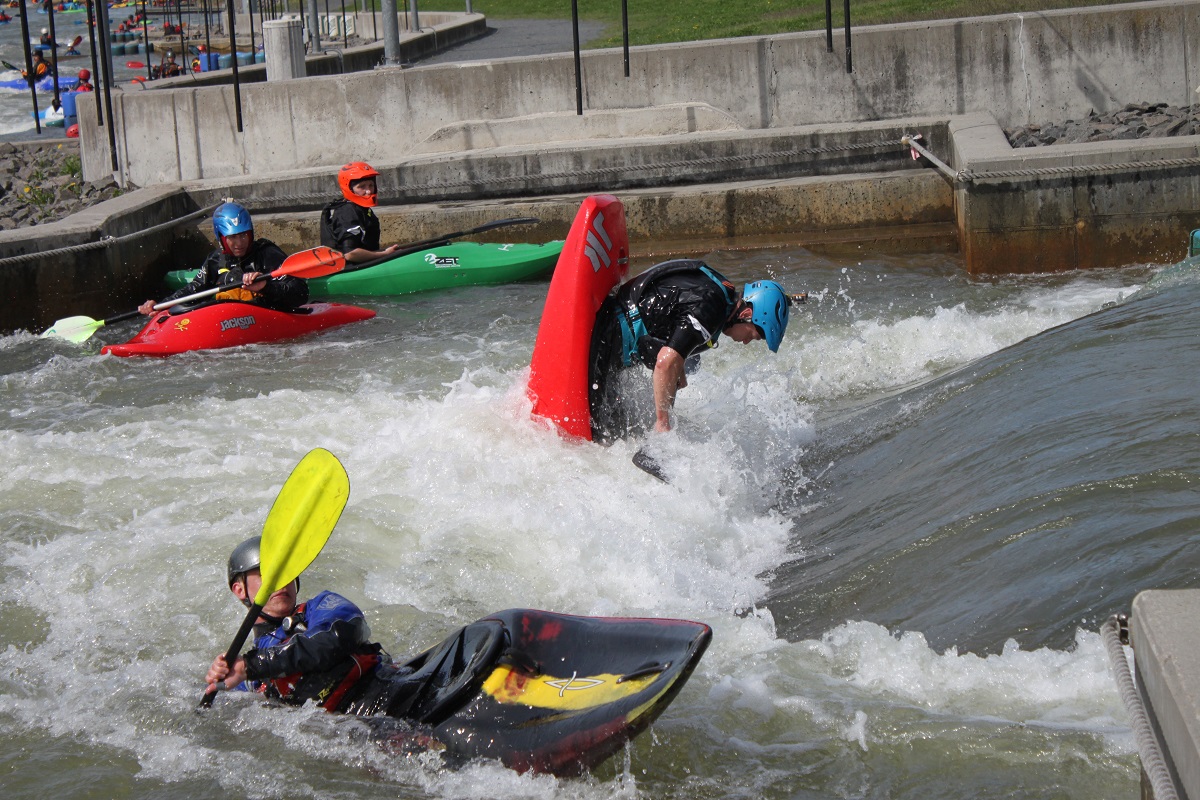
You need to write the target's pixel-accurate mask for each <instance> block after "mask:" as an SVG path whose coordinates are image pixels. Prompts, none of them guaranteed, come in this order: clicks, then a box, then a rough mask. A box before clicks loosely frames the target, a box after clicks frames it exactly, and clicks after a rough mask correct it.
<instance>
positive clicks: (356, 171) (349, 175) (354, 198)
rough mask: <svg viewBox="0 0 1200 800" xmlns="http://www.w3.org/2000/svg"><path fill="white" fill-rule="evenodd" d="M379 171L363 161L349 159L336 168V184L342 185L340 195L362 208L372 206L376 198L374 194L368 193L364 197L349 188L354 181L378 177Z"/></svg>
mask: <svg viewBox="0 0 1200 800" xmlns="http://www.w3.org/2000/svg"><path fill="white" fill-rule="evenodd" d="M378 177H379V173H378V172H376V171H375V168H374V167H372V166H371V165H370V164H368V163H367V162H365V161H351V162H350V163H349V164H346V165H345V166H343V167H342V168H341V169H340V170H338V186H340V187H342V196H343V197H345V198H346V199H347V200H349V201H350V202H351V203H354V204H355V205H356V206H362V207H363V208H372V207H374V206H375V204H376V202H377V200H376V197H377V195H376V194H370V195H367V196H366V197H363V196H362V195H357V194H355V193H354V191H353V189H352V188H351V187H352V186H353V184H354V182H355V181H361V180H363V179H364V178H378Z"/></svg>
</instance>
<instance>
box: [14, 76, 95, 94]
mask: <svg viewBox="0 0 1200 800" xmlns="http://www.w3.org/2000/svg"><path fill="white" fill-rule="evenodd" d="M78 84H79V78H64V77H59V79H58V89H59V91H60V92H69V91H72V90H74V88H75V87H76V86H77V85H78ZM0 87H3V88H5V89H21V90H23V91H28V90H29V81H27V80H25V79H24V78H15V79H13V80H8V81H0ZM37 90H38V91H39V92H53V91H54V76H53V75H47V76H46V77H44V78H38V81H37Z"/></svg>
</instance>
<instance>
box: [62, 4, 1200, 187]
mask: <svg viewBox="0 0 1200 800" xmlns="http://www.w3.org/2000/svg"><path fill="white" fill-rule="evenodd" d="M1198 16H1200V3H1197V2H1195V0H1174V1H1171V2H1155V3H1138V4H1129V5H1121V6H1107V7H1102V8H1089V9H1082V10H1068V11H1059V12H1045V13H1033V14H1009V15H1002V16H996V17H980V18H973V19H966V20H950V21H945V22H930V23H913V24H907V25H890V26H875V27H864V28H856V29H855V30H854V32H853V43H854V72H853V73H852V74H847V73H846V72H845V69H844V63H843V58H844V52H843V50H842V48H841V47H840V46H838V47H835V51H834V52H833V53H827V52H826V50H825V37H824V33H823V32H815V33H801V34H786V35H778V36H765V37H749V38H741V39H729V40H720V41H706V42H698V43H694V44H677V45H665V46H648V47H635V48H633V50H632V52H631V74H632V77H630V78H628V79H626V78H624V77H623V67H622V54H621V52H620V50H619V49H612V50H602V51H591V52H587V53H585V54H584V56H583V80H584V106H585V108H586V109H588V110H598V109H617V108H645V107H650V106H658V105H667V104H675V103H704V104H707V105H711V106H713V107H714V108H716V109H717V110H718V111H721V112H724V113H726V114H728V115H729V116H730V117H731V118H732V119H734V120H736V122H737V124H739V125H741V126H742V127H744V128H746V129H761V128H784V127H791V126H799V125H812V124H818V123H831V122H856V121H866V120H881V119H887V118H889V117H897V116H918V115H953V114H964V113H970V112H977V111H978V112H988V113H991V114H992V115H993V116H994V117H995V118H996V119H997V120H998V121H999V123H1000V124H1001V125H1004V126H1009V125H1015V124H1022V123H1026V122H1050V121H1061V120H1066V119H1069V118H1073V117H1078V116H1081V115H1084V114H1086V113H1087V112H1088V111H1089V110H1091V109H1096V110H1098V111H1107V110H1111V109H1114V108H1117V107H1120V106H1122V105H1124V104H1125V103H1127V102H1133V101H1142V100H1152V101H1166V102H1170V103H1173V104H1176V105H1187V104H1189V103H1190V102H1191V101H1192V100H1193V98H1194V95H1193V92H1192V89H1193V87H1194V86H1196V84H1197V83H1200V66H1197V60H1198V59H1197V56H1198V55H1200V53H1197V47H1198V46H1200V45H1198V42H1200V39H1198V34H1200V20H1198ZM242 101H243V113H244V119H245V120H246V124H245V131H244V132H243V133H238V132H237V130H236V126H235V120H234V113H233V90H232V88H231V87H209V88H194V89H186V90H179V91H172V92H157V91H156V92H125V93H122V94H120V95H118V96H117V97H116V98H115V99H114V115H115V118H116V122H117V127H118V130H119V135H118V137H117V139H118V150H119V160H120V163H121V165H122V169H123V173H124V174H123V176H122V177H124V178H125V179H127V180H129V181H131V182H133V183H134V184H136V185H139V186H148V185H152V184H155V183H161V182H166V181H175V180H193V179H201V178H226V177H231V176H242V175H252V174H267V173H274V172H280V171H286V170H295V169H306V168H312V167H318V166H334V165H338V164H341V163H343V162H344V161H345V160H346V158H348V157H349V156H351V155H354V156H355V157H357V158H362V159H365V160H368V161H371V162H372V163H381V164H387V163H396V162H399V161H401V160H403V159H405V158H407V157H409V156H410V155H411V154H412V153H413V151H414V149H415V148H417V147H418V146H419V145H420V143H421V142H423V141H424V140H426V139H428V138H429V137H431V136H434V135H436V134H437V132H438V131H439V130H440V129H442V128H444V127H446V126H449V125H455V124H460V123H461V122H462V121H464V120H494V119H504V118H513V117H524V116H530V115H535V114H541V113H546V112H552V111H570V110H574V108H575V83H574V73H573V61H572V58H571V56H570V54H563V55H561V56H549V57H546V56H539V57H536V58H516V59H502V60H499V61H494V62H487V63H484V62H477V63H460V64H451V65H443V66H429V67H417V68H414V69H408V70H400V69H381V70H375V71H373V72H370V73H358V74H351V75H338V76H332V77H327V78H312V79H308V80H304V81H289V82H284V83H279V84H271V85H262V86H245V87H243V88H242ZM86 115H87V112H86V111H85V112H83V116H82V117H81V123H83V122H86ZM80 127H81V130H83V131H84V134H83V151H84V156H85V164H84V169H85V177H88V178H93V177H96V176H97V175H98V174H99V173H97V172H96V169H97V168H98V169H99V170H100V171H101V172H104V171H106V170H107V169H108V167H107V163H108V159H107V158H106V156H105V155H104V153H103V151H104V150H105V149H106V147H107V145H106V139H105V138H104V136H103V135H102V133H103V132H102V131H100V130H98V129H97V128H96V127H95V126H94V125H90V126H89V125H85V124H81V126H80ZM164 141H165V142H167V143H168V146H167V147H164V146H163V142H164ZM172 142H173V143H174V145H175V150H176V151H177V152H175V153H172V152H170V150H171V147H170V146H169V145H170V143H172Z"/></svg>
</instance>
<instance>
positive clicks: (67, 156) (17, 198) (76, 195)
mask: <svg viewBox="0 0 1200 800" xmlns="http://www.w3.org/2000/svg"><path fill="white" fill-rule="evenodd" d="M124 191H127V190H123V189H121V188H120V187H119V186H117V183H116V181H114V180H113V179H112V178H107V179H105V180H103V181H98V182H96V183H89V182H87V181H85V180H83V177H82V175H81V165H80V161H79V143H78V142H77V141H63V140H58V141H55V142H45V143H42V142H37V143H32V144H29V143H14V142H0V230H12V229H14V228H23V227H26V226H29V225H37V224H38V223H41V222H55V221H57V220H60V219H63V218H64V217H68V216H70V215H71V214H74V213H75V212H76V211H82V210H83V209H85V208H87V207H89V206H93V205H95V204H96V203H100V202H103V201H105V200H109V199H111V198H113V197H116V196H118V195H120V194H122V193H123V192H124Z"/></svg>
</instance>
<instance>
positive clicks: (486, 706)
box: [352, 609, 712, 776]
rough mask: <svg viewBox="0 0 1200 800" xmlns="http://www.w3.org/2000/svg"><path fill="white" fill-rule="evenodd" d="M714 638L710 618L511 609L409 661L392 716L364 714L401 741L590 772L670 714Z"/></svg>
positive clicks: (393, 747) (455, 754) (378, 733)
mask: <svg viewBox="0 0 1200 800" xmlns="http://www.w3.org/2000/svg"><path fill="white" fill-rule="evenodd" d="M711 639H712V629H711V628H709V626H708V625H705V624H704V623H701V622H690V621H687V620H678V619H637V618H618V617H579V616H572V615H569V614H555V613H551V612H548V611H535V610H530V609H510V610H508V611H502V612H499V613H497V614H492V615H490V616H487V617H485V618H483V619H481V620H479V621H478V622H474V623H472V624H470V625H467V626H466V627H464V628H461V629H460V630H459V631H457V632H456V633H454V634H452V635H451V636H449V637H448V638H446V639H445V640H444V641H443V642H442V643H441V644H439V645H437V646H436V647H432V648H430V649H429V650H427V651H425V652H424V653H422V654H421V655H419V656H417V657H416V658H414V659H412V660H411V661H409V662H408V663H407V664H405V665H404V667H401V669H405V668H407V669H411V670H412V673H411V674H410V675H408V676H405V677H403V678H394V679H393V681H400V684H399V687H398V689H397V690H395V691H392V692H390V693H389V696H388V698H387V708H386V709H385V710H384V711H382V712H380V713H385V714H386V716H366V717H364V718H363V721H364V722H366V723H367V724H368V725H369V726H370V727H371V729H372V730H371V734H370V737H371V739H372V740H374V741H376V742H378V743H380V744H381V745H382V746H383V747H384V748H385V749H387V750H389V751H393V752H398V753H414V752H421V751H425V750H433V751H435V752H440V753H441V755H442V758H443V760H444V761H446V762H448V763H449V764H451V765H459V764H462V763H465V762H466V761H469V760H471V759H477V758H487V759H496V760H499V761H500V762H501V763H503V764H504V765H505V766H507V767H510V768H511V769H515V770H517V771H518V772H527V771H533V772H540V773H549V774H552V775H559V776H566V775H580V774H583V773H584V772H587V771H588V770H591V769H594V768H595V767H596V766H598V765H599V764H600V763H602V762H603V761H604V760H605V759H607V758H608V757H609V756H611V755H613V754H614V753H616V752H617V751H618V750H620V749H621V747H623V746H624V745H625V743H626V742H628V741H629V740H630V739H632V738H633V737H635V736H637V735H638V734H639V733H640V732H642V731H643V730H645V729H646V728H647V727H648V726H649V725H650V723H652V722H653V721H654V720H655V719H657V718H658V716H659V715H660V714H662V712H663V710H664V709H666V707H667V706H668V705H669V704H670V703H671V701H672V700H674V699H675V697H676V695H678V694H679V691H680V689H682V688H683V685H684V684H685V683H686V682H687V680H688V678H689V677H690V676H691V674H692V670H694V669H695V667H696V664H697V663H698V662H699V661H700V657H701V656H702V655H704V651H705V649H707V647H708V645H709V642H710V641H711ZM361 711H362V710H361V709H360V713H361ZM366 711H368V713H369V712H370V711H371V709H366ZM352 713H353V712H352ZM393 718H394V719H393Z"/></svg>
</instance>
